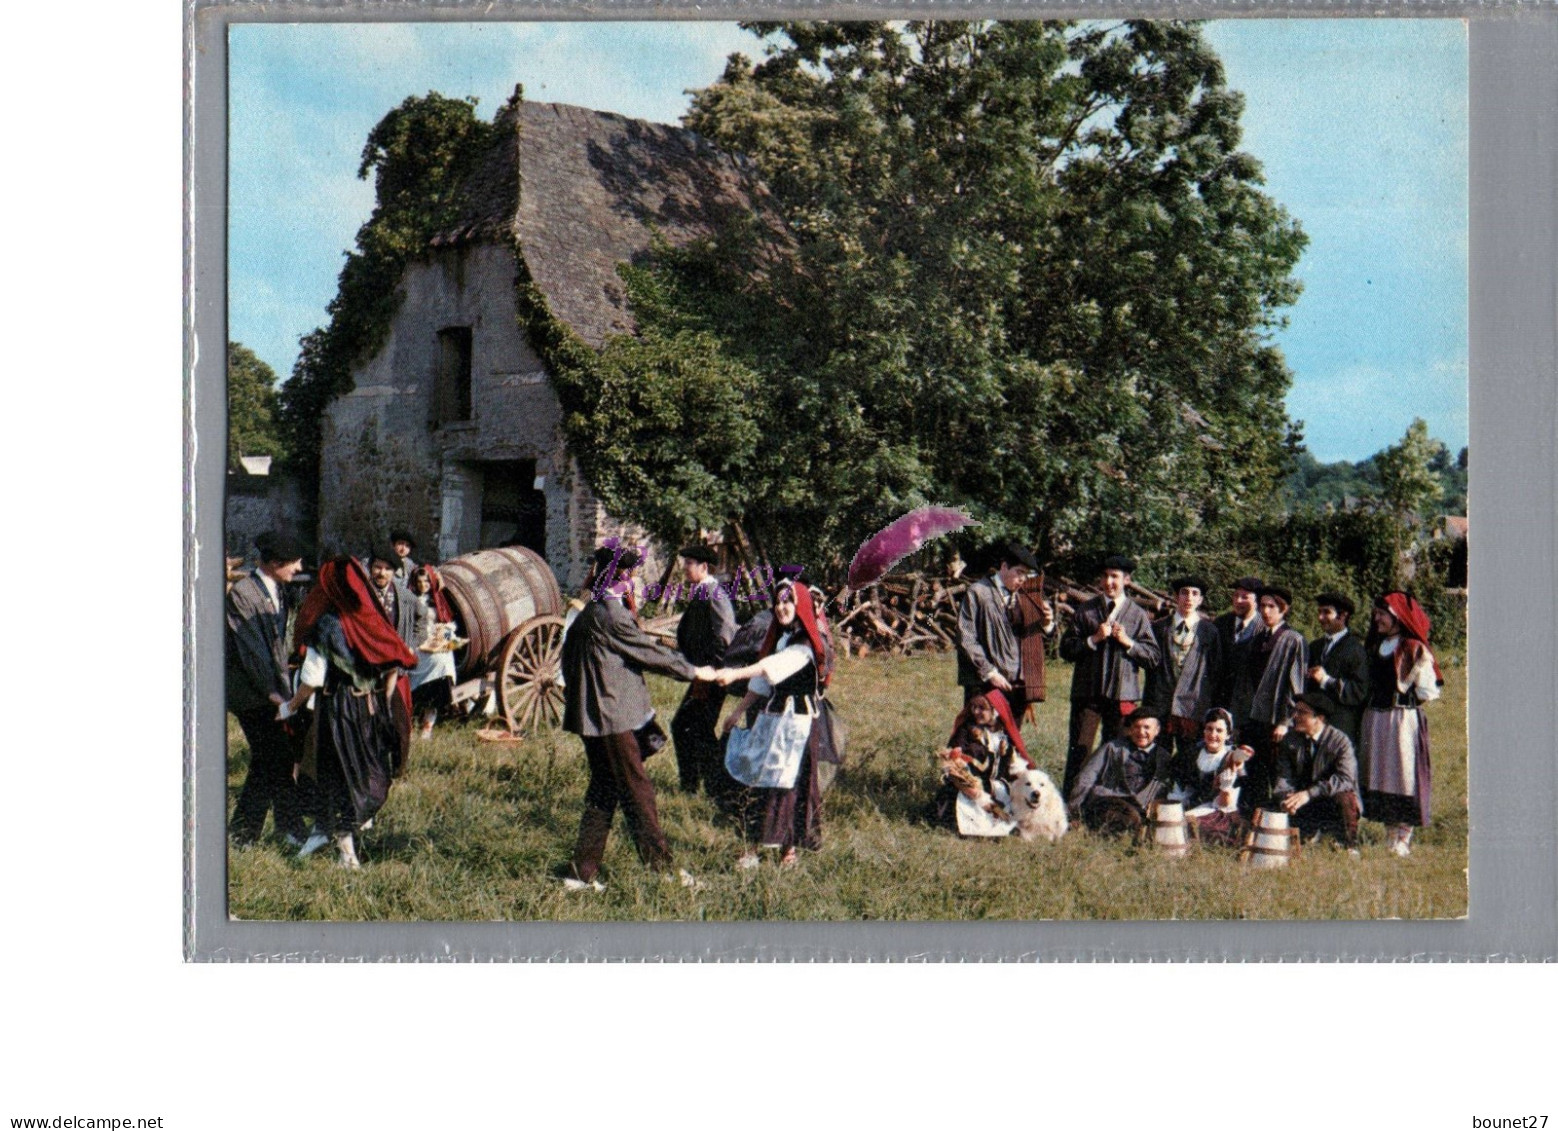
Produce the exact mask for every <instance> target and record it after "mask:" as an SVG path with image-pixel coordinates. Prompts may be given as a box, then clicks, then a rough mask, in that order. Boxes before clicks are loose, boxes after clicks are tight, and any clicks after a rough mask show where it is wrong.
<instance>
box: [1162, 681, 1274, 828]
mask: <svg viewBox="0 0 1558 1131" xmlns="http://www.w3.org/2000/svg"><path fill="white" fill-rule="evenodd" d="M1232 733H1233V716H1232V715H1231V714H1229V713H1228V712H1227V711H1225V710H1223V709H1222V708H1221V707H1213V708H1212V709H1211V710H1210V711H1208V712H1207V713H1206V718H1205V720H1204V721H1203V723H1202V726H1201V743H1200V745H1198V746H1197V747H1196V748H1195V749H1194V750H1193V751H1192V752H1190V754H1189V756H1188V757H1187V758H1185V759H1184V760H1183V761H1182V762H1177V763H1176V764H1175V766H1174V789H1173V790H1172V791H1171V792H1170V794H1169V799H1170V800H1171V801H1183V802H1184V803H1185V816H1186V817H1188V818H1190V819H1191V820H1193V821H1195V823H1196V831H1197V833H1198V834H1199V835H1200V837H1201V839H1202V840H1203V841H1205V842H1206V843H1209V844H1238V843H1239V842H1240V839H1241V837H1242V836H1243V834H1244V830H1245V828H1246V822H1245V819H1244V817H1243V816H1241V815H1240V813H1239V781H1240V779H1242V778H1243V777H1244V764H1245V763H1246V762H1248V761H1249V759H1250V755H1252V754H1253V753H1254V751H1253V750H1251V749H1250V748H1249V747H1248V746H1230V745H1229V743H1228V737H1229V735H1230V734H1232Z"/></svg>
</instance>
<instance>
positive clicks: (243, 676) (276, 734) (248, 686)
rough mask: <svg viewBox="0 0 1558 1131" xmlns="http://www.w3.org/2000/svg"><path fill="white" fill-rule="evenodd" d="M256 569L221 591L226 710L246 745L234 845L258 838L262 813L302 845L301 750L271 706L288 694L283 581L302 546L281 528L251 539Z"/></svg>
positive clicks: (298, 564) (287, 609) (287, 608)
mask: <svg viewBox="0 0 1558 1131" xmlns="http://www.w3.org/2000/svg"><path fill="white" fill-rule="evenodd" d="M255 546H256V548H257V549H258V550H259V552H260V564H259V568H257V569H256V570H254V572H253V573H251V574H249V576H247V577H245V578H244V579H243V580H241V581H239V582H237V583H236V584H234V585H233V587H232V588H231V589H230V590H228V592H227V601H226V611H227V631H226V640H227V669H226V675H227V709H228V710H229V711H231V712H232V713H233V715H234V716H236V717H237V719H238V725H239V727H240V728H242V730H243V737H244V739H245V741H247V742H248V744H249V773H248V775H247V776H246V777H245V778H244V783H243V789H242V790H241V791H240V792H239V794H238V804H237V806H236V807H235V808H234V809H233V820H232V825H231V831H232V836H233V839H234V840H235V841H237V842H239V843H240V844H246V843H250V842H252V841H255V840H258V839H259V836H260V834H261V832H263V831H264V828H265V815H266V814H267V813H269V812H270V811H271V810H272V808H274V809H275V812H276V834H277V835H278V836H280V837H283V838H284V839H286V840H287V842H288V843H290V844H292V845H293V846H294V847H296V846H298V845H301V844H302V843H303V833H304V829H303V814H302V807H301V804H300V802H299V799H298V792H297V785H296V783H295V782H294V779H293V769H294V767H295V766H296V764H297V762H298V759H299V756H300V754H301V750H300V747H299V744H298V742H297V740H296V739H294V738H293V736H292V735H291V734H290V733H289V732H288V730H287V727H286V725H285V724H284V723H281V722H279V721H278V720H277V718H276V708H277V707H279V706H280V705H281V704H282V703H285V702H286V701H287V700H288V699H291V698H292V677H291V671H290V669H289V668H288V666H287V657H288V653H289V651H290V648H289V642H288V635H287V632H288V616H289V614H290V613H291V611H292V609H291V602H290V600H289V599H288V596H287V585H288V583H289V582H291V580H292V579H293V577H295V576H296V575H297V573H298V571H299V570H301V569H302V568H303V550H302V547H301V546H300V545H299V544H298V542H297V541H296V540H295V539H293V538H290V537H287V536H286V535H284V534H274V533H272V534H262V535H260V537H259V538H257V539H255Z"/></svg>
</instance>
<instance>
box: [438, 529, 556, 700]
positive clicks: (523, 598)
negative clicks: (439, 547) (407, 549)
mask: <svg viewBox="0 0 1558 1131" xmlns="http://www.w3.org/2000/svg"><path fill="white" fill-rule="evenodd" d="M438 572H439V575H440V576H441V577H442V578H443V580H444V592H445V593H446V594H447V595H448V597H449V604H450V605H452V606H453V607H454V613H455V619H456V620H457V621H459V623H460V634H461V635H462V636H466V637H469V638H470V643H469V644H468V645H466V646H465V648H464V649H463V650H462V651H461V652H459V653H457V654H456V656H455V660H456V662H457V663H458V664H459V668H460V675H461V676H462V677H463V678H465V679H470V678H473V677H475V676H478V675H482V674H483V673H485V672H489V671H492V670H493V669H494V668H496V667H497V666H498V661H499V660H500V659H501V658H502V654H503V641H504V640H505V639H506V638H507V637H508V635H509V633H511V632H513V631H514V630H515V629H516V628H518V627H519V626H520V625H522V624H524V623H525V622H526V621H528V620H530V619H531V618H532V617H542V616H561V615H562V611H563V594H562V590H561V589H559V588H558V585H557V578H556V577H555V576H554V575H553V573H552V570H551V568H550V567H549V566H548V565H547V564H546V559H544V558H543V557H541V555H539V554H537V553H536V552H535V551H533V550H527V549H525V548H524V547H523V546H505V547H504V548H503V549H501V550H477V551H475V552H474V553H470V554H461V555H460V556H459V557H458V558H454V559H453V560H451V561H447V562H445V563H444V564H443V565H441V566H439V567H438Z"/></svg>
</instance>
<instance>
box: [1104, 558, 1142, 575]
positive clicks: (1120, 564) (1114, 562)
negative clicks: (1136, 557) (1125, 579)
mask: <svg viewBox="0 0 1558 1131" xmlns="http://www.w3.org/2000/svg"><path fill="white" fill-rule="evenodd" d="M1112 569H1117V570H1119V571H1120V572H1121V573H1135V572H1136V563H1135V562H1133V561H1131V559H1130V558H1128V557H1126V556H1125V555H1124V554H1110V555H1109V556H1108V557H1107V558H1105V559H1104V568H1103V570H1102V572H1104V573H1108V572H1109V571H1110V570H1112Z"/></svg>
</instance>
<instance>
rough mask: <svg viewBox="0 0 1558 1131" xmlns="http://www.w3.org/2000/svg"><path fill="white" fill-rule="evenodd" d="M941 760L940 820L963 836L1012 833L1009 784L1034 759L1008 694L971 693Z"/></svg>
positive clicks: (938, 795)
mask: <svg viewBox="0 0 1558 1131" xmlns="http://www.w3.org/2000/svg"><path fill="white" fill-rule="evenodd" d="M941 762H942V784H941V789H940V790H939V791H938V792H937V794H936V820H937V823H938V824H943V825H946V826H948V827H950V828H955V829H957V831H958V832H959V833H961V834H962V835H963V836H1009V835H1010V834H1011V832H1012V829H1013V828H1014V827H1015V826H1014V825H1013V824H1012V822H1011V820H1010V819H1009V818H1008V816H1007V815H1006V812H1005V810H1006V802H1007V786H1008V783H1009V782H1010V781H1011V779H1012V777H1013V775H1014V774H1019V773H1022V772H1023V771H1025V770H1027V769H1028V768H1029V766H1030V765H1031V764H1032V763H1031V761H1030V759H1029V758H1028V751H1027V748H1026V747H1025V746H1023V743H1022V731H1021V729H1020V728H1019V727H1018V726H1017V722H1016V720H1015V719H1013V718H1012V713H1011V708H1010V707H1009V706H1008V705H1007V702H1006V697H1005V696H1004V695H1002V694H1001V693H1000V692H999V691H989V692H984V693H982V694H978V695H975V696H973V697H971V698H970V699H969V701H968V703H967V704H966V705H965V706H964V708H963V711H962V712H961V713H960V714H959V715H958V717H957V720H956V722H955V723H954V724H953V729H952V737H951V738H950V739H948V740H947V749H945V750H943V751H942V753H941ZM960 799H961V800H960Z"/></svg>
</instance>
